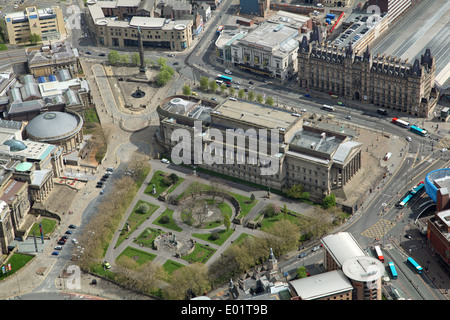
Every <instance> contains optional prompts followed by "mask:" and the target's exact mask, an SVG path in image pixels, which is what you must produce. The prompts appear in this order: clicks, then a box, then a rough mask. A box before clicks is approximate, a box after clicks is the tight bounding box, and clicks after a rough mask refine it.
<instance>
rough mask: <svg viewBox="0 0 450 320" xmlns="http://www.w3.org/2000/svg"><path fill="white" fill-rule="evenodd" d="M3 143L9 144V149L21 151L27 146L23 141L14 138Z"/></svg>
mask: <svg viewBox="0 0 450 320" xmlns="http://www.w3.org/2000/svg"><path fill="white" fill-rule="evenodd" d="M3 144H4V145H7V146H9V150H11V151H22V150H24V149H26V148H27V146H26V145H25V143H23V142H22V141H19V140H15V139H11V140H6V141H5V142H3Z"/></svg>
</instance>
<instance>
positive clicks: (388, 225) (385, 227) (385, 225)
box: [361, 219, 395, 240]
mask: <svg viewBox="0 0 450 320" xmlns="http://www.w3.org/2000/svg"><path fill="white" fill-rule="evenodd" d="M394 226H395V223H394V222H392V221H389V220H386V219H380V220H379V221H378V222H377V223H375V224H374V225H373V226H371V227H370V228H369V229H367V230H366V231H364V232H363V233H361V234H362V235H363V236H365V237H368V238H373V239H375V240H379V239H381V238H382V237H383V236H384V235H385V234H386V233H387V232H388V231H389V230H391V229H392V228H393V227H394Z"/></svg>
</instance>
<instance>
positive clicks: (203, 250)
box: [181, 243, 216, 263]
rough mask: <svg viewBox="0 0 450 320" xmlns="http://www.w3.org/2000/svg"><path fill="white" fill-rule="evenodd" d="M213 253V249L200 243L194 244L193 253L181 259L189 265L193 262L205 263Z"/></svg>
mask: <svg viewBox="0 0 450 320" xmlns="http://www.w3.org/2000/svg"><path fill="white" fill-rule="evenodd" d="M215 252H216V250H215V249H213V248H210V247H208V246H205V245H203V244H200V243H196V244H195V249H194V251H193V252H192V253H191V254H188V255H186V256H183V257H181V258H182V259H183V260H186V261H188V262H191V263H195V262H200V263H206V262H207V261H208V260H209V258H211V257H212V255H213V254H214V253H215Z"/></svg>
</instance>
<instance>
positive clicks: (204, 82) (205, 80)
mask: <svg viewBox="0 0 450 320" xmlns="http://www.w3.org/2000/svg"><path fill="white" fill-rule="evenodd" d="M208 87H209V79H208V78H207V77H201V78H200V90H203V91H206V90H208Z"/></svg>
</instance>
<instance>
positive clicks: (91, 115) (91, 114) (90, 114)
mask: <svg viewBox="0 0 450 320" xmlns="http://www.w3.org/2000/svg"><path fill="white" fill-rule="evenodd" d="M84 120H85V121H86V122H94V123H100V120H99V118H98V115H97V111H96V110H95V108H91V109H87V110H85V111H84Z"/></svg>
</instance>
